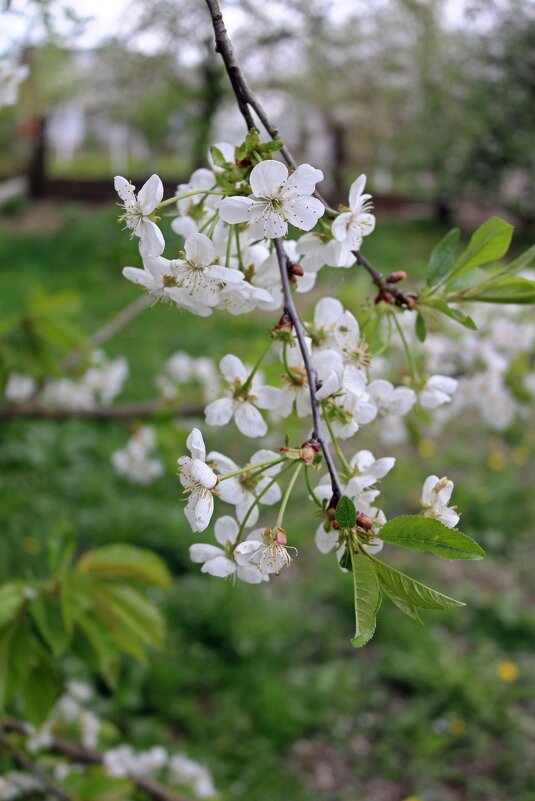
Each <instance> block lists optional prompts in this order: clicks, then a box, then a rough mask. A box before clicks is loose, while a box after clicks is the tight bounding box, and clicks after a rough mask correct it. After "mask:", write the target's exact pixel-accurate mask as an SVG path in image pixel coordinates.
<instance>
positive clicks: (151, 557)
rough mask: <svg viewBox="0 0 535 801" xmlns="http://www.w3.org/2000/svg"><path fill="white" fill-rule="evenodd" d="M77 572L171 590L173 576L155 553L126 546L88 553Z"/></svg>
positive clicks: (105, 547)
mask: <svg viewBox="0 0 535 801" xmlns="http://www.w3.org/2000/svg"><path fill="white" fill-rule="evenodd" d="M77 569H78V570H80V571H82V572H84V573H90V574H92V575H93V576H98V577H99V578H123V579H132V580H133V581H142V582H144V583H145V584H150V585H152V586H153V587H164V588H165V587H169V585H170V584H171V576H170V574H169V571H168V570H167V567H166V566H165V564H164V562H163V561H162V560H161V559H160V557H159V556H157V555H156V554H155V553H153V552H152V551H148V550H146V549H145V548H137V547H135V546H134V545H125V544H122V543H118V544H113V545H104V546H102V548H95V549H94V550H92V551H87V553H85V554H84V555H83V556H82V558H81V559H80V560H79V562H78V564H77Z"/></svg>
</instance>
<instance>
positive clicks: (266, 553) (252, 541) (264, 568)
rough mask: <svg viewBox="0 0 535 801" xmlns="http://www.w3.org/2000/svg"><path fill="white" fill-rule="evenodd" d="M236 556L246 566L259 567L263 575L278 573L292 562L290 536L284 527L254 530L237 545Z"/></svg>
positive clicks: (237, 560)
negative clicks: (289, 544)
mask: <svg viewBox="0 0 535 801" xmlns="http://www.w3.org/2000/svg"><path fill="white" fill-rule="evenodd" d="M292 550H294V551H295V550H296V549H295V548H292ZM234 558H235V559H236V562H237V563H238V564H239V565H242V566H244V567H245V566H251V565H253V566H255V567H257V568H258V569H259V570H260V572H261V573H262V575H269V574H270V573H275V574H277V575H278V574H279V573H280V571H281V569H282V568H283V567H289V566H290V564H291V562H292V557H291V556H290V553H289V548H288V538H287V536H286V532H285V531H284V529H282V528H276V529H271V528H265V529H261V528H259V529H257V530H256V531H252V532H251V533H250V534H249V536H248V537H247V539H246V540H245V541H244V542H241V543H240V544H239V545H237V546H236V548H235V549H234Z"/></svg>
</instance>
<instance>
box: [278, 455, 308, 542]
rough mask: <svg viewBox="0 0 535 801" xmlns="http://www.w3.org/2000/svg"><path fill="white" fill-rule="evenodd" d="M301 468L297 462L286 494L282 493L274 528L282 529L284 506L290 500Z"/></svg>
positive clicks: (301, 464) (300, 463)
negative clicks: (282, 496)
mask: <svg viewBox="0 0 535 801" xmlns="http://www.w3.org/2000/svg"><path fill="white" fill-rule="evenodd" d="M302 467H303V462H299V463H298V464H297V465H296V468H295V470H294V472H293V475H292V477H291V479H290V482H289V484H288V486H287V487H286V492H285V493H284V498H283V499H282V503H281V505H280V509H279V514H278V515H277V522H276V523H275V528H282V520H283V518H284V513H285V511H286V506H287V505H288V501H289V499H290V495H291V494H292V490H293V488H294V486H295V482H296V481H297V477H298V475H299V473H300V472H301V468H302Z"/></svg>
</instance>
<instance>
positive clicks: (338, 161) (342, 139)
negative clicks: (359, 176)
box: [324, 110, 348, 195]
mask: <svg viewBox="0 0 535 801" xmlns="http://www.w3.org/2000/svg"><path fill="white" fill-rule="evenodd" d="M324 119H325V126H326V128H327V132H328V134H329V138H330V140H331V151H332V165H331V173H332V178H333V181H334V186H335V191H336V194H337V195H338V194H340V192H341V190H342V188H343V187H344V185H345V176H346V171H347V162H348V157H347V141H346V125H345V124H344V123H343V122H342V121H341V120H340V119H337V117H336V115H334V114H332V113H330V111H329V110H327V111H326V113H325V114H324Z"/></svg>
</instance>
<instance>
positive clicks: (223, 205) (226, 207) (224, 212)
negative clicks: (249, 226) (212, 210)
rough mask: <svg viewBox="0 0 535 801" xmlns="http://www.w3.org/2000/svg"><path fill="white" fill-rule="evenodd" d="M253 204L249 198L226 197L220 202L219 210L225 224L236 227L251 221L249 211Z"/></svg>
mask: <svg viewBox="0 0 535 801" xmlns="http://www.w3.org/2000/svg"><path fill="white" fill-rule="evenodd" d="M253 203H254V201H253V200H251V198H248V197H241V196H235V197H226V198H223V200H221V201H220V202H219V205H218V207H217V210H218V212H219V216H220V217H221V219H222V220H223V222H226V223H229V225H235V224H236V223H243V222H247V221H248V220H249V209H250V208H251V206H252V205H253Z"/></svg>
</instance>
